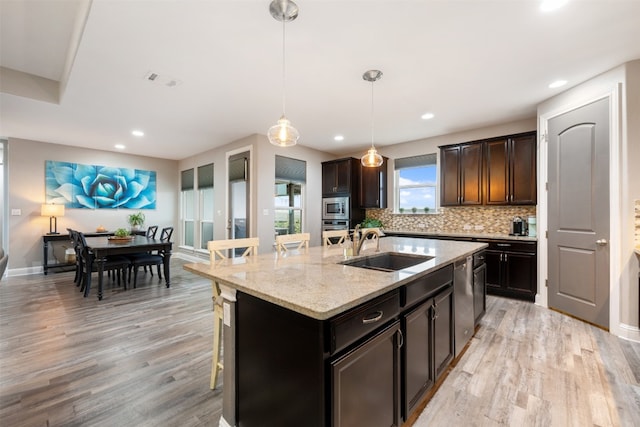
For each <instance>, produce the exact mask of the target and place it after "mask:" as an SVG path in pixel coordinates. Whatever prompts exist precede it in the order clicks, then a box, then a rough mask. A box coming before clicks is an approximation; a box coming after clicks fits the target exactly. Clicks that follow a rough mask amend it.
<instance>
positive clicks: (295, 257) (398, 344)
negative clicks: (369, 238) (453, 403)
mask: <svg viewBox="0 0 640 427" xmlns="http://www.w3.org/2000/svg"><path fill="white" fill-rule="evenodd" d="M368 244H369V242H366V243H365V246H364V247H363V251H362V253H361V254H360V256H361V257H366V256H370V255H372V254H373V251H374V248H375V247H374V246H373V245H371V247H368V246H367V245H368ZM484 247H486V244H483V243H474V242H452V241H444V240H429V239H414V238H405V237H385V238H382V239H380V251H381V252H383V253H387V252H393V253H399V254H407V255H410V256H423V257H425V258H424V260H423V261H422V262H419V263H417V264H416V265H413V266H410V267H407V268H402V269H400V270H397V271H379V270H372V269H368V268H359V267H353V266H349V265H344V264H341V263H342V262H345V261H350V260H351V259H352V258H358V257H348V258H345V257H344V255H343V252H342V249H341V248H339V247H335V246H334V247H312V248H309V249H308V250H306V251H304V250H303V251H301V252H296V251H293V252H287V253H286V254H285V255H277V254H275V253H272V254H263V255H259V256H256V257H250V258H234V259H229V260H219V261H216V263H215V265H214V266H210V265H208V264H187V265H185V267H184V268H185V269H186V270H188V271H190V272H193V273H195V274H198V275H200V276H203V277H206V278H208V279H211V280H212V281H216V282H218V283H219V284H220V286H221V288H222V292H223V297H224V299H225V309H224V311H225V319H224V325H225V326H224V364H225V369H224V371H223V375H224V387H223V418H222V419H221V421H220V425H222V426H235V425H243V426H252V425H260V426H269V425H274V426H275V425H277V426H287V425H292V426H293V425H295V426H299V425H305V426H307V425H308V426H327V425H334V426H340V425H368V426H369V425H400V424H401V423H402V421H403V420H407V419H408V418H409V416H410V415H411V413H412V411H414V410H415V409H416V408H418V407H419V403H420V400H421V398H422V397H423V396H425V394H426V392H427V391H428V390H429V389H430V388H432V386H433V384H434V382H435V381H436V380H437V378H438V376H439V375H441V374H442V373H443V372H444V368H446V366H448V364H449V363H451V361H452V360H453V349H454V334H453V326H454V325H453V319H454V316H453V314H454V311H455V305H454V296H453V264H454V263H455V262H456V261H460V260H464V259H466V258H467V257H468V256H470V255H472V254H474V253H477V252H479V251H481V250H482V249H483V248H484ZM420 337H421V338H420ZM419 355H422V356H423V357H418V356H419ZM419 378H422V379H420V380H416V379H419Z"/></svg>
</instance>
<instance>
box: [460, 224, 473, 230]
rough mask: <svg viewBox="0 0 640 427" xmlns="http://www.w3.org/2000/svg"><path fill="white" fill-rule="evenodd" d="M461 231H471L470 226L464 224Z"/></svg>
mask: <svg viewBox="0 0 640 427" xmlns="http://www.w3.org/2000/svg"><path fill="white" fill-rule="evenodd" d="M462 229H463V230H471V226H470V225H469V224H465V225H464V226H463V227H462Z"/></svg>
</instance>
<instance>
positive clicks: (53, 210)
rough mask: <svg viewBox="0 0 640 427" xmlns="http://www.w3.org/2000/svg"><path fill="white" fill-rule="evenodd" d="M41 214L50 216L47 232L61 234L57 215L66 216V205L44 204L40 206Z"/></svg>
mask: <svg viewBox="0 0 640 427" xmlns="http://www.w3.org/2000/svg"><path fill="white" fill-rule="evenodd" d="M40 215H42V216H48V217H49V232H48V233H47V234H60V233H58V219H57V217H59V216H64V205H47V204H44V205H42V207H41V208H40Z"/></svg>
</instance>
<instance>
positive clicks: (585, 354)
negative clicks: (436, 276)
mask: <svg viewBox="0 0 640 427" xmlns="http://www.w3.org/2000/svg"><path fill="white" fill-rule="evenodd" d="M183 263H184V261H182V260H180V259H178V258H176V257H173V259H172V285H171V288H170V289H167V288H165V286H164V285H163V284H161V283H159V282H158V278H157V275H154V276H153V277H151V276H150V275H149V274H148V273H147V274H144V275H142V276H141V277H140V276H139V278H138V281H139V283H138V288H137V289H129V290H127V291H123V290H122V288H117V287H116V286H115V285H114V286H113V287H106V288H105V297H104V299H103V300H102V301H100V302H99V301H97V298H96V295H95V292H94V291H95V290H94V291H92V295H91V296H90V297H89V298H83V297H82V295H81V294H80V292H78V289H77V288H76V287H75V285H74V284H73V273H70V272H69V273H59V274H49V275H48V276H43V275H33V276H22V277H9V278H5V279H3V280H2V281H1V282H0V426H19V427H31V426H216V425H217V424H218V420H219V417H220V414H221V404H222V402H221V390H214V391H212V390H210V389H209V373H210V368H211V340H212V316H213V314H212V311H211V285H210V283H209V282H208V281H206V280H203V279H201V278H199V277H197V276H195V275H192V274H190V273H188V272H185V271H184V270H182V264H183ZM304 425H305V422H304V420H301V423H300V426H304ZM414 425H415V426H418V427H426V426H447V427H449V426H458V425H465V426H474V425H475V426H493V425H514V426H519V427H520V426H537V425H540V426H574V425H575V426H638V425H640V344H637V343H631V342H628V341H624V340H621V339H618V338H616V337H613V336H612V335H610V334H608V333H607V332H604V331H602V330H599V329H597V328H594V327H592V326H590V325H587V324H585V323H582V322H580V321H577V320H575V319H572V318H569V317H567V316H563V315H561V314H559V313H556V312H553V311H550V310H547V309H544V308H541V307H537V306H535V305H533V304H530V303H524V302H519V301H514V300H509V299H504V298H497V297H489V299H488V309H487V314H486V316H485V318H484V319H483V321H482V326H481V328H480V329H479V330H478V332H477V334H476V336H475V337H474V338H473V339H472V341H471V344H470V346H469V348H468V350H467V352H466V353H465V354H464V355H463V356H462V358H461V359H460V360H459V362H458V363H457V365H456V366H455V368H453V369H452V371H451V372H450V374H449V376H448V377H447V378H446V380H445V381H444V382H443V384H442V386H441V387H440V389H439V390H438V392H437V393H436V394H435V396H434V397H433V399H432V400H431V401H430V402H429V404H428V405H427V407H426V409H425V410H424V411H423V413H422V415H421V416H420V417H419V418H418V420H417V421H416V423H415V424H414ZM367 427H369V426H367Z"/></svg>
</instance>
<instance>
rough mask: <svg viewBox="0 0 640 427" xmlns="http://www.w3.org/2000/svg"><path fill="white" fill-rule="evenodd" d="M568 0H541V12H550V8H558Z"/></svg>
mask: <svg viewBox="0 0 640 427" xmlns="http://www.w3.org/2000/svg"><path fill="white" fill-rule="evenodd" d="M568 2H569V0H543V1H542V3H541V4H540V10H541V11H543V12H551V11H552V10H556V9H560V8H561V7H562V6H564V5H565V4H567V3H568Z"/></svg>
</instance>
